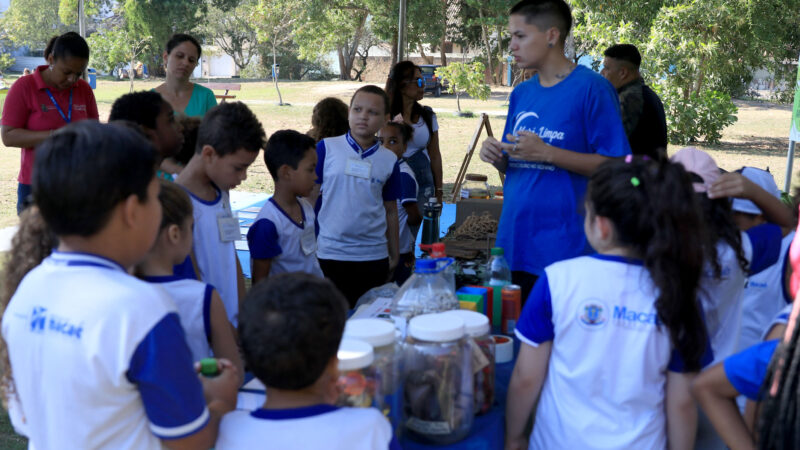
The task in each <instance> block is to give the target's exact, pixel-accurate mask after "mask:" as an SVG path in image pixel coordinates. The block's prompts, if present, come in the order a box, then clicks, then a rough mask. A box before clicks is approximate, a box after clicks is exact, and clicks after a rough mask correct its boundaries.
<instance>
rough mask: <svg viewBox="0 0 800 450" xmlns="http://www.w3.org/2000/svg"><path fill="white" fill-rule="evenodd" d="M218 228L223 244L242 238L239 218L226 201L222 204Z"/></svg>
mask: <svg viewBox="0 0 800 450" xmlns="http://www.w3.org/2000/svg"><path fill="white" fill-rule="evenodd" d="M217 228H218V229H219V240H220V241H221V242H233V241H235V240H237V239H239V237H240V236H241V230H240V229H239V217H238V216H237V215H236V214H234V213H233V212H232V211H231V209H230V207H229V206H228V204H227V202H225V201H223V204H222V211H220V212H218V213H217Z"/></svg>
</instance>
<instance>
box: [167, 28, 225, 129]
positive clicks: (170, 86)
mask: <svg viewBox="0 0 800 450" xmlns="http://www.w3.org/2000/svg"><path fill="white" fill-rule="evenodd" d="M201 53H202V50H201V49H200V43H199V42H197V39H195V38H193V37H191V36H189V35H188V34H181V33H178V34H173V35H172V37H171V38H170V39H169V41H167V46H166V50H165V52H164V67H165V68H166V71H167V81H165V82H164V83H162V84H161V85H159V86H158V87H157V88H156V89H155V91H156V92H158V93H159V94H161V96H162V97H164V100H166V101H167V102H169V104H170V105H172V109H173V110H175V112H176V113H183V114H185V115H186V116H189V117H203V116H204V115H205V113H206V111H208V110H209V109H211V108H213V107H215V106H217V99H216V97H214V92H213V91H212V90H211V89H209V88H207V87H205V86H200V85H199V84H196V83H192V82H191V81H189V77H191V76H192V72H194V68H195V67H197V64H198V62H199V61H200V55H201Z"/></svg>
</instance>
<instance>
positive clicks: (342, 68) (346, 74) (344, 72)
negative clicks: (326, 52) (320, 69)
mask: <svg viewBox="0 0 800 450" xmlns="http://www.w3.org/2000/svg"><path fill="white" fill-rule="evenodd" d="M336 53H337V55H338V56H339V79H340V80H349V79H350V71H349V70H348V69H347V65H346V64H345V58H344V48H342V47H339V48H337V49H336Z"/></svg>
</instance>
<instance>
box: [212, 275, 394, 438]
mask: <svg viewBox="0 0 800 450" xmlns="http://www.w3.org/2000/svg"><path fill="white" fill-rule="evenodd" d="M346 319H347V302H346V301H345V299H344V297H343V296H342V294H340V293H339V291H338V290H337V289H336V287H335V286H333V284H332V283H331V282H330V281H328V280H325V279H322V278H319V277H315V276H313V275H310V274H306V273H286V274H279V275H275V276H271V277H269V278H268V279H267V280H265V281H263V282H261V283H258V284H256V285H255V286H254V287H253V289H252V290H251V291H250V292H249V293H248V294H247V300H246V301H245V302H244V304H243V306H242V320H241V322H240V323H239V337H240V338H241V341H242V351H243V352H244V358H245V361H246V362H247V367H248V368H249V369H250V370H252V371H253V374H255V376H256V378H258V379H259V380H261V382H262V383H264V385H265V386H266V387H267V392H268V395H267V400H266V402H265V403H264V406H263V407H262V408H259V409H257V410H255V411H253V412H248V411H241V410H239V411H234V412H232V413H230V414H228V415H226V416H225V418H224V419H223V422H222V425H221V428H220V433H219V439H218V440H217V444H216V446H215V448H216V449H217V450H239V449H249V448H260V449H265V450H294V449H323V448H324V449H326V450H339V449H341V450H377V449H399V448H400V447H399V445H398V444H397V440H396V439H395V437H394V435H393V433H392V427H391V425H390V424H389V421H388V420H387V419H386V418H385V417H384V416H383V414H382V413H381V412H380V411H378V410H377V409H375V408H339V407H336V406H333V403H334V401H335V399H336V397H337V387H336V381H337V379H338V377H339V370H338V359H337V357H336V355H337V351H338V348H339V342H340V341H341V339H342V334H343V333H344V324H345V320H346Z"/></svg>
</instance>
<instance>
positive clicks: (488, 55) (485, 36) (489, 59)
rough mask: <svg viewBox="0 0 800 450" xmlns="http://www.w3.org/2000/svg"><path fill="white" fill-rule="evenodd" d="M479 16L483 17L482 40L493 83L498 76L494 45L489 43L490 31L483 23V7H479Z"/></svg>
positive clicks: (495, 82)
mask: <svg viewBox="0 0 800 450" xmlns="http://www.w3.org/2000/svg"><path fill="white" fill-rule="evenodd" d="M478 17H480V19H481V40H482V41H483V47H484V48H485V49H486V64H487V65H488V66H489V73H490V74H492V84H497V77H496V74H495V73H494V64H492V59H494V58H492V47H491V45H489V33H487V32H486V24H485V23H483V8H478Z"/></svg>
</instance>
